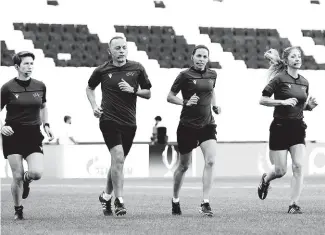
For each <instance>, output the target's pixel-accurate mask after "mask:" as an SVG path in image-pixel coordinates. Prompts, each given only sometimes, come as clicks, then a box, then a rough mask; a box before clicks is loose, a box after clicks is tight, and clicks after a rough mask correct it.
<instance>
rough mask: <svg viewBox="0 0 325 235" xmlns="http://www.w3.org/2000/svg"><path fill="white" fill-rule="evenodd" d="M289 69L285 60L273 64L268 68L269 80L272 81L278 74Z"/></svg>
mask: <svg viewBox="0 0 325 235" xmlns="http://www.w3.org/2000/svg"><path fill="white" fill-rule="evenodd" d="M286 69H287V66H286V64H285V63H284V61H283V60H280V61H279V62H278V63H277V64H272V65H271V66H270V68H269V69H268V76H267V82H269V81H271V80H272V79H273V78H274V77H275V76H276V75H278V74H279V73H282V72H284V71H285V70H286Z"/></svg>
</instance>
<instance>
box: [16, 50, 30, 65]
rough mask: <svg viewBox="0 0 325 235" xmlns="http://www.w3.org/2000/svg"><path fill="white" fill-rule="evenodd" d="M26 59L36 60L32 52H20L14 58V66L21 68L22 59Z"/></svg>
mask: <svg viewBox="0 0 325 235" xmlns="http://www.w3.org/2000/svg"><path fill="white" fill-rule="evenodd" d="M25 57H32V58H33V60H35V55H34V54H33V53H32V52H29V51H21V52H18V53H17V54H15V55H14V56H13V57H12V60H13V62H14V65H18V66H20V64H21V61H22V59H23V58H25Z"/></svg>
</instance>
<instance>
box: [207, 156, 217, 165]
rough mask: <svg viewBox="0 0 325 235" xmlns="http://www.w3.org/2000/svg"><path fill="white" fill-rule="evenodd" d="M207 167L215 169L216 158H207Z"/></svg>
mask: <svg viewBox="0 0 325 235" xmlns="http://www.w3.org/2000/svg"><path fill="white" fill-rule="evenodd" d="M205 165H206V166H207V167H213V166H214V165H215V160H214V157H207V160H206V161H205Z"/></svg>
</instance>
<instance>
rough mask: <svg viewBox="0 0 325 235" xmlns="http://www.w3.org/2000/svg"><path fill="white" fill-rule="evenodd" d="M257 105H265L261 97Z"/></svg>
mask: <svg viewBox="0 0 325 235" xmlns="http://www.w3.org/2000/svg"><path fill="white" fill-rule="evenodd" d="M259 104H260V105H265V100H264V98H263V97H261V99H260V101H259Z"/></svg>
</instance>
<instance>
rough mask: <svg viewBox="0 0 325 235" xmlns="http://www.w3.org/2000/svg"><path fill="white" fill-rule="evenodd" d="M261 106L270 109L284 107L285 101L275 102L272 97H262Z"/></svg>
mask: <svg viewBox="0 0 325 235" xmlns="http://www.w3.org/2000/svg"><path fill="white" fill-rule="evenodd" d="M260 105H264V106H268V107H275V106H280V105H283V100H275V99H273V98H271V97H267V96H262V97H261V99H260Z"/></svg>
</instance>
